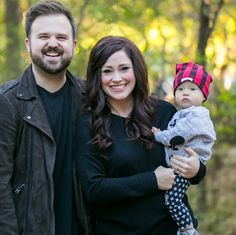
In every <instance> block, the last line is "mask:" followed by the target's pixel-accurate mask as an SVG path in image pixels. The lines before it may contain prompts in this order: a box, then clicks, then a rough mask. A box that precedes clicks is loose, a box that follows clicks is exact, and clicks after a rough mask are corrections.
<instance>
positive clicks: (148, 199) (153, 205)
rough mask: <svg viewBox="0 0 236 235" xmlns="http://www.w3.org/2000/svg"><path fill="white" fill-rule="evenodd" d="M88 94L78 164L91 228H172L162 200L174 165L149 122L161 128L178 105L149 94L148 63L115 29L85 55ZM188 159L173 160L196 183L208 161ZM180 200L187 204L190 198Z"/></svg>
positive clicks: (109, 233) (99, 233)
mask: <svg viewBox="0 0 236 235" xmlns="http://www.w3.org/2000/svg"><path fill="white" fill-rule="evenodd" d="M86 97H87V103H88V106H87V107H88V108H87V111H86V112H85V113H84V115H83V116H82V117H81V119H80V125H79V132H78V135H79V138H78V139H79V141H78V159H77V168H78V172H79V176H80V180H81V184H82V187H83V190H84V193H85V196H86V198H87V200H88V202H89V204H90V206H91V208H92V211H93V214H94V217H95V220H96V235H121V234H122V235H126V234H127V235H152V234H153V235H154V234H155V235H157V234H165V235H176V233H177V225H176V224H175V222H174V221H173V219H172V218H171V216H170V214H169V212H168V209H167V208H166V206H165V201H164V194H165V190H168V189H170V188H171V187H172V184H173V182H174V178H175V175H174V170H173V169H171V168H167V166H166V163H165V152H164V147H163V145H161V144H159V143H155V140H154V137H153V134H152V131H151V128H152V126H156V127H158V128H160V129H166V127H167V124H168V122H169V121H170V119H171V117H172V116H173V115H174V113H175V112H176V110H175V108H174V106H172V105H171V104H170V103H168V102H166V101H163V100H158V101H157V100H155V99H154V98H152V97H150V96H149V87H148V74H147V67H146V64H145V62H144V59H143V57H142V55H141V53H140V51H139V50H138V48H137V47H136V46H135V45H134V43H132V42H131V41H130V40H128V39H127V38H124V37H114V36H107V37H104V38H102V39H101V40H100V41H98V42H97V44H96V45H95V46H94V48H93V49H92V51H91V54H90V58H89V63H88V68H87V87H86ZM191 155H194V152H193V153H191ZM178 159H181V160H178ZM189 159H190V160H189ZM189 159H188V162H187V161H186V159H185V158H184V159H182V158H180V157H179V158H178V157H176V158H175V159H174V160H173V162H172V165H173V167H174V169H177V168H179V167H180V166H181V167H182V170H181V172H183V173H181V174H182V175H183V176H184V177H187V176H188V177H189V178H192V177H193V176H194V178H193V179H192V181H193V183H198V182H199V181H200V180H201V179H202V178H203V177H204V174H205V167H204V165H203V164H201V163H200V162H199V161H198V160H197V161H196V159H197V158H195V157H193V156H192V157H190V158H189ZM196 172H198V173H197V174H196ZM184 201H185V203H186V205H187V206H188V207H189V205H188V202H187V197H185V200H184ZM190 211H191V208H190ZM191 213H192V211H191ZM194 221H195V225H196V220H194Z"/></svg>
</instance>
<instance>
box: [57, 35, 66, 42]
mask: <svg viewBox="0 0 236 235" xmlns="http://www.w3.org/2000/svg"><path fill="white" fill-rule="evenodd" d="M57 39H58V40H60V41H64V40H66V37H62V36H61V37H57Z"/></svg>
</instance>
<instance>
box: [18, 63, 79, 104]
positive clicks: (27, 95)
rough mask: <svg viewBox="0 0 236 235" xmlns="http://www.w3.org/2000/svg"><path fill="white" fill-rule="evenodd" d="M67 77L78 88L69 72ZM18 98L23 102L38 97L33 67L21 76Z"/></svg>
mask: <svg viewBox="0 0 236 235" xmlns="http://www.w3.org/2000/svg"><path fill="white" fill-rule="evenodd" d="M66 77H67V79H68V80H69V81H70V82H71V84H72V85H73V86H78V84H77V83H76V81H75V79H73V75H72V74H71V73H70V72H69V71H66ZM16 96H17V98H19V99H23V100H31V99H34V98H37V97H38V88H37V83H36V80H35V77H34V74H33V70H32V65H30V66H29V67H28V68H27V69H26V70H25V71H24V73H23V75H22V76H21V78H20V81H19V86H18V89H17V94H16Z"/></svg>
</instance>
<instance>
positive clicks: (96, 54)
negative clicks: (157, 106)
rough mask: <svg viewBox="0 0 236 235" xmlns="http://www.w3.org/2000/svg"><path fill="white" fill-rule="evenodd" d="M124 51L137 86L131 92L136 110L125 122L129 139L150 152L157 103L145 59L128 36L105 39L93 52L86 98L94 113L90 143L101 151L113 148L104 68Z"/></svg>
mask: <svg viewBox="0 0 236 235" xmlns="http://www.w3.org/2000/svg"><path fill="white" fill-rule="evenodd" d="M120 50H123V51H124V52H125V53H126V54H127V56H128V57H129V58H130V60H131V62H132V65H133V70H134V75H135V79H136V85H135V87H134V90H133V92H132V94H133V99H134V106H133V110H132V112H131V114H130V118H128V119H127V121H126V124H125V125H126V126H125V130H126V135H127V137H128V139H130V140H135V141H139V142H141V143H142V144H143V145H144V146H145V147H146V148H147V149H152V148H153V145H154V138H153V134H152V132H151V127H152V123H153V119H154V100H153V99H152V98H151V97H150V96H149V85H148V72H147V66H146V63H145V61H144V58H143V56H142V54H141V52H140V51H139V49H138V48H137V46H136V45H135V44H134V43H133V42H132V41H130V40H129V39H127V38H125V37H119V36H106V37H104V38H102V39H100V40H99V41H98V42H97V43H96V45H95V46H94V47H93V49H92V50H91V53H90V56H89V61H88V67H87V81H86V99H87V102H88V106H89V107H90V109H91V112H92V118H91V129H92V132H93V139H92V140H91V142H92V143H93V144H96V145H97V146H98V149H99V150H101V151H104V150H106V149H107V148H108V147H109V146H110V145H112V138H111V133H110V117H111V110H110V107H109V105H108V104H107V102H106V98H105V94H104V92H103V89H102V80H101V69H102V67H103V65H104V64H105V63H106V61H107V60H108V58H109V57H110V56H111V55H112V54H114V53H115V52H117V51H120Z"/></svg>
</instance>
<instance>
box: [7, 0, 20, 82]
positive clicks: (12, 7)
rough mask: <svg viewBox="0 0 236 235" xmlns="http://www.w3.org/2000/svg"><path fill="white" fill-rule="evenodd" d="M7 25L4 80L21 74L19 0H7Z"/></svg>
mask: <svg viewBox="0 0 236 235" xmlns="http://www.w3.org/2000/svg"><path fill="white" fill-rule="evenodd" d="M5 6H6V11H5V18H4V20H5V25H6V37H7V45H6V60H5V63H6V66H5V68H6V70H5V71H6V74H5V77H4V78H3V80H4V81H7V80H11V79H15V78H17V77H18V76H19V75H20V71H21V66H20V61H21V59H20V44H19V41H20V40H19V25H20V24H19V21H20V17H19V1H15V0H5Z"/></svg>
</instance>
